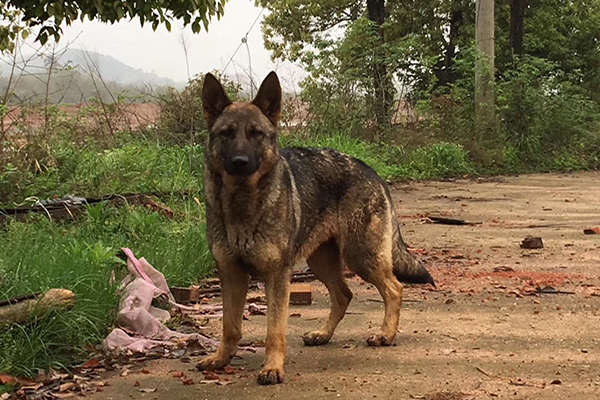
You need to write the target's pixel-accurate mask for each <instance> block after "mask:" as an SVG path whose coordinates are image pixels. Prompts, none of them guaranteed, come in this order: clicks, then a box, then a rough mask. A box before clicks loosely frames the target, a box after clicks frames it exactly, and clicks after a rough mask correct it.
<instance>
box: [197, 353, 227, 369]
mask: <svg viewBox="0 0 600 400" xmlns="http://www.w3.org/2000/svg"><path fill="white" fill-rule="evenodd" d="M229 361H231V359H229V358H227V357H221V356H220V355H219V354H213V355H212V356H208V357H205V358H203V359H202V360H200V362H199V363H198V364H196V368H197V369H199V370H200V371H214V370H216V369H223V368H224V367H225V366H227V364H229Z"/></svg>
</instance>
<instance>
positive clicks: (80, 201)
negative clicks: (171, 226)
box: [0, 192, 188, 224]
mask: <svg viewBox="0 0 600 400" xmlns="http://www.w3.org/2000/svg"><path fill="white" fill-rule="evenodd" d="M187 193H188V192H182V194H187ZM171 195H172V193H167V192H154V193H124V194H112V195H108V196H103V197H100V198H93V197H79V196H64V197H61V198H54V199H49V200H41V201H39V200H38V201H35V203H34V204H33V205H31V206H29V205H27V206H26V205H22V206H18V207H14V208H0V224H2V223H4V222H6V221H7V219H8V218H14V219H16V220H17V221H26V220H27V216H28V215H29V214H30V213H35V214H42V215H45V216H47V217H48V218H50V219H51V220H52V221H60V220H63V219H75V217H77V216H78V215H80V214H82V213H83V212H84V211H85V209H86V207H87V206H89V205H94V204H99V203H102V202H108V203H110V204H112V205H116V206H119V205H122V204H137V205H143V206H146V207H149V208H150V209H152V210H153V211H156V212H159V213H161V214H163V215H165V216H167V217H169V218H173V216H174V213H173V210H172V209H171V208H170V207H168V206H167V205H165V204H163V203H161V202H160V201H159V200H158V199H159V198H162V197H167V196H171Z"/></svg>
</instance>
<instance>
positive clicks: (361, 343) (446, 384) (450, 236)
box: [94, 173, 600, 400]
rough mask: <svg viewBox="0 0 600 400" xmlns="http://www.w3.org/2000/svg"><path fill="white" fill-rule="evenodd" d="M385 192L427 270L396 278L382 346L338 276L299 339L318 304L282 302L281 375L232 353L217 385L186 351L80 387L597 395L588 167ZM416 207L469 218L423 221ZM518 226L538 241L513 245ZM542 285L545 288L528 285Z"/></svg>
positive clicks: (598, 301)
mask: <svg viewBox="0 0 600 400" xmlns="http://www.w3.org/2000/svg"><path fill="white" fill-rule="evenodd" d="M393 194H394V199H395V200H396V206H397V211H398V213H399V214H400V215H401V220H402V223H403V226H404V227H403V234H404V237H405V240H406V241H407V242H408V243H410V244H411V245H412V246H413V247H414V251H415V252H416V254H417V255H418V257H420V258H421V259H423V260H424V261H425V262H426V263H427V265H428V266H429V269H430V271H431V272H432V274H433V276H434V277H435V279H436V281H437V283H438V289H437V290H435V291H430V290H427V289H424V288H422V287H418V286H413V287H407V289H406V290H405V302H404V306H403V311H402V314H401V327H400V331H399V333H398V336H397V339H396V346H394V347H391V348H377V349H373V348H369V347H367V346H366V343H365V339H366V338H367V337H368V335H369V334H370V333H373V332H375V331H376V330H377V328H378V326H379V324H380V322H381V318H382V309H383V304H381V303H380V302H378V299H379V295H378V294H377V292H376V290H375V289H374V288H372V287H370V286H369V285H365V284H361V282H360V280H359V279H358V278H352V279H350V281H351V288H352V290H353V291H354V293H355V297H354V300H353V302H352V304H351V305H350V308H349V315H347V316H346V318H345V319H344V321H342V323H341V324H340V326H339V328H338V330H337V333H336V335H335V336H334V339H333V340H332V342H331V343H330V344H328V345H326V346H324V347H320V348H314V347H313V348H307V347H304V346H303V345H302V340H301V339H300V336H301V334H302V333H303V332H305V331H308V330H312V329H315V328H317V327H318V326H320V325H321V323H322V322H323V321H324V319H325V318H326V316H327V312H328V297H327V295H326V290H325V289H324V288H323V287H322V285H320V284H318V283H313V288H314V291H315V292H316V293H315V304H313V305H312V306H304V307H293V309H292V310H291V313H298V314H300V317H293V318H290V323H289V325H290V328H289V334H288V342H289V350H288V358H287V360H288V361H287V365H286V383H285V384H283V385H278V386H275V387H260V386H258V385H257V384H256V383H255V378H256V373H257V371H258V370H259V369H260V366H261V362H262V359H263V356H264V354H261V353H260V352H259V353H256V354H252V353H241V354H240V356H241V357H240V358H238V359H236V360H234V366H235V367H236V370H235V372H234V374H233V375H221V381H222V382H225V381H226V379H228V380H229V381H228V384H227V385H225V386H218V385H216V384H199V382H200V381H201V380H202V379H203V377H202V374H201V373H200V372H195V371H194V370H193V367H194V365H195V361H196V360H195V359H193V360H191V363H182V362H181V361H179V360H158V361H152V362H149V363H147V364H146V365H144V366H145V368H147V370H148V371H149V372H150V373H149V374H143V373H141V372H139V371H137V372H136V371H132V373H130V374H129V375H128V376H126V377H120V376H118V375H117V376H116V377H113V378H112V379H110V380H109V383H110V385H109V386H107V387H106V388H105V390H104V391H103V392H101V393H97V394H96V395H95V397H94V398H96V399H114V400H122V399H130V398H147V399H173V400H177V399H246V400H253V399H264V398H279V399H286V400H292V399H311V400H315V399H334V398H341V399H371V398H379V399H426V400H452V399H490V398H500V399H573V400H575V399H577V400H584V399H600V333H599V331H600V310H599V307H600V297H599V296H600V279H599V278H600V235H584V234H583V229H584V228H586V227H588V226H599V225H600V173H581V174H568V175H529V176H521V177H505V178H498V179H492V180H487V181H486V180H484V181H473V180H461V181H456V182H427V183H411V184H405V185H404V184H403V185H397V186H395V187H394V189H393ZM425 214H431V215H447V216H451V217H456V218H462V219H465V220H467V221H470V222H480V223H481V224H475V225H467V226H448V225H437V224H430V223H424V222H423V215H425ZM527 235H534V236H541V237H542V238H543V240H544V244H545V248H544V249H541V250H524V249H521V248H520V247H519V244H520V242H521V240H522V239H523V238H524V237H525V236H527ZM546 286H548V287H547V288H546V289H545V290H546V291H553V290H554V291H555V292H554V293H545V294H537V295H534V292H535V290H536V288H543V287H546ZM556 291H559V292H562V293H556ZM374 300H375V301H374ZM265 320H266V318H265V317H263V316H253V317H250V320H249V321H245V323H244V334H245V339H248V340H255V341H256V340H260V339H263V338H264V335H265V332H266V326H265ZM219 324H220V322H219V321H218V320H214V321H212V322H211V323H210V325H209V327H208V331H209V332H211V333H216V332H218V329H219ZM139 368H140V369H141V368H142V366H140V367H139ZM242 369H243V371H242ZM173 371H184V372H185V373H186V375H187V376H188V377H190V378H192V379H193V380H194V381H195V384H194V385H190V386H184V385H183V384H182V383H181V381H180V380H179V379H176V378H173V377H172V375H173ZM136 381H138V382H139V384H140V386H134V383H135V382H136ZM156 387H158V389H157V391H156V392H153V393H142V392H140V391H139V389H140V388H142V389H143V388H156Z"/></svg>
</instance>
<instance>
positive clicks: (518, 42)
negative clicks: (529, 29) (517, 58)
mask: <svg viewBox="0 0 600 400" xmlns="http://www.w3.org/2000/svg"><path fill="white" fill-rule="evenodd" d="M526 5H527V0H511V3H510V47H511V48H512V51H513V54H518V55H521V54H523V15H524V14H525V6H526Z"/></svg>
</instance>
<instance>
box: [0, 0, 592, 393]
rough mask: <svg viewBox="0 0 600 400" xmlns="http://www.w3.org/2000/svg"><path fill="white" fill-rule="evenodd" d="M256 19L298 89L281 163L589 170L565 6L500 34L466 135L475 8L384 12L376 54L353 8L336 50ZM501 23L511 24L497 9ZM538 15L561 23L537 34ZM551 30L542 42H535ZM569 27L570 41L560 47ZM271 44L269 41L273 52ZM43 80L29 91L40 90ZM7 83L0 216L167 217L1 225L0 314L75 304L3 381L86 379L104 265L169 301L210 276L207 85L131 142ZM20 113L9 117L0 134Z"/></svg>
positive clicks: (120, 115)
mask: <svg viewBox="0 0 600 400" xmlns="http://www.w3.org/2000/svg"><path fill="white" fill-rule="evenodd" d="M259 3H264V5H265V6H266V7H268V8H270V9H271V11H273V12H272V13H271V14H270V15H269V16H268V17H267V19H266V22H265V27H266V29H265V35H266V40H267V44H268V45H269V46H270V48H271V49H272V50H273V51H275V55H276V56H277V57H279V58H287V59H291V60H294V61H297V62H299V63H301V64H302V65H303V66H304V67H305V68H306V70H307V71H308V72H309V76H308V77H307V78H306V79H305V80H304V81H303V82H302V83H301V89H302V90H301V93H300V94H299V95H297V96H287V97H286V99H285V105H284V107H285V108H284V114H283V117H282V129H281V143H282V146H316V147H330V148H335V149H338V150H340V151H343V152H345V153H348V154H350V155H352V156H355V157H357V158H359V159H361V160H363V161H365V162H366V163H367V164H369V165H371V166H372V167H373V168H374V169H375V170H376V171H377V172H378V173H379V174H380V175H381V176H382V177H383V178H384V179H386V180H387V181H389V182H397V181H405V180H423V179H449V178H459V177H467V176H468V177H472V176H481V175H490V174H515V173H529V172H550V171H575V170H585V169H597V168H599V167H600V98H599V97H598V90H597V89H598V84H599V78H598V74H597V65H598V62H599V60H600V58H599V57H600V56H598V51H597V49H596V50H595V52H594V51H592V49H590V48H588V44H589V43H593V40H588V39H589V37H588V36H590V37H591V36H594V32H598V30H597V29H596V28H597V26H598V25H597V22H598V21H600V11H598V10H600V6H598V7H591V6H590V7H585V10H584V9H579V8H578V7H579V5H578V4H579V3H578V2H573V3H572V4H571V3H570V5H569V6H568V7H570V8H572V9H571V10H570V13H567V12H564V13H562V12H560V11H557V10H558V9H560V7H567V6H562V5H561V6H559V5H558V3H556V2H553V1H542V2H540V3H539V4H537V5H535V7H534V6H533V5H532V6H531V7H530V9H529V10H528V13H529V14H528V15H526V18H528V19H529V23H530V24H529V25H528V26H529V27H530V28H528V30H527V31H526V33H525V42H524V49H521V52H520V53H515V49H514V48H512V47H511V46H510V45H509V42H508V36H509V33H510V32H509V31H508V30H509V28H508V27H507V26H503V25H502V24H499V26H498V27H497V30H498V35H497V37H498V46H499V51H498V53H499V55H500V56H499V62H498V63H497V70H496V71H495V77H496V80H495V86H494V92H495V99H496V101H495V106H494V107H495V110H494V112H495V127H494V130H493V134H491V135H490V134H489V132H482V131H481V129H480V127H479V126H478V125H477V124H476V122H475V115H474V111H473V110H474V103H473V85H474V82H473V77H472V76H473V69H474V65H475V60H476V58H477V55H476V52H475V51H474V49H473V47H472V43H473V39H474V38H473V37H472V36H473V32H472V31H473V20H474V18H473V12H474V7H471V3H469V2H468V7H467V5H465V4H462V3H461V2H441V3H440V4H442V5H443V6H444V7H446V6H447V7H446V8H443V9H435V10H433V9H434V8H435V7H438V6H436V4H437V3H435V4H434V3H431V2H423V3H419V5H414V9H411V8H407V7H395V6H394V3H393V2H387V3H388V4H391V6H390V10H389V15H390V17H389V18H390V19H391V22H389V21H388V23H395V24H396V25H394V24H392V25H391V26H390V28H389V30H388V32H389V35H388V36H387V39H386V40H387V41H386V42H384V43H382V42H381V41H380V40H379V37H378V36H377V35H378V30H377V29H375V28H376V27H374V25H373V21H369V20H368V19H367V18H365V16H364V13H363V12H356V10H357V8H355V7H350V8H351V9H352V10H354V11H352V13H350V14H348V18H350V20H348V21H347V25H346V26H345V30H344V32H345V33H344V35H342V36H341V37H339V38H338V39H335V40H334V39H331V38H330V37H328V36H327V35H325V34H324V33H323V32H320V31H319V30H318V29H315V30H312V31H311V32H317V33H315V34H314V35H312V36H311V35H309V36H310V37H309V36H306V35H300V34H298V32H300V31H299V30H301V29H304V26H303V25H302V24H298V22H301V18H299V17H298V16H296V15H295V14H294V12H292V13H287V14H286V13H277V11H278V10H279V9H281V8H285V6H286V3H287V1H285V0H281V1H274V2H260V1H259ZM298 3H311V1H308V0H299V1H298ZM321 3H322V4H321ZM321 3H320V4H321V6H320V7H312V8H310V10H311V12H314V13H315V15H311V18H313V21H316V22H315V23H316V24H317V27H318V26H320V25H318V24H319V21H320V22H321V23H322V22H323V21H329V19H331V18H332V13H335V12H337V11H336V10H338V9H343V8H344V7H337V4H338V2H337V1H325V2H321ZM349 3H351V2H349ZM357 3H358V2H357ZM555 3H556V4H555ZM296 8H297V9H298V10H300V9H302V10H304V9H305V7H296ZM508 8H509V7H508ZM425 9H427V10H429V9H431V10H429V11H432V13H433V14H432V13H430V12H424V10H425ZM427 10H425V11H427ZM457 13H460V15H461V17H460V26H461V29H460V30H459V31H458V32H455V35H456V36H455V37H454V39H453V40H454V42H453V43H445V44H444V45H442V44H440V43H437V42H436V43H431V42H428V40H434V39H432V38H438V39H435V40H442V39H443V38H444V35H441V34H436V32H438V31H442V30H444V29H446V28H447V27H448V24H449V23H450V22H451V21H454V22H456V21H458V19H456V20H455V18H457V15H458V14H457ZM500 13H501V14H502V13H505V14H506V13H507V5H502V6H501V7H500ZM556 13H558V14H556ZM430 14H432V15H443V16H447V17H448V18H442V19H440V21H438V22H439V26H437V25H436V24H425V23H423V24H419V23H416V24H409V23H408V21H411V20H418V18H422V16H424V15H425V16H427V15H430ZM562 14H565V15H570V17H569V18H571V19H570V20H565V19H563V17H562V16H561V15H562ZM502 15H503V14H502ZM507 15H508V14H507ZM548 15H554V16H555V17H556V18H554V19H553V18H546V19H545V16H546V17H547V16H548ZM278 16H279V17H281V18H288V19H289V20H278V19H277V18H278ZM547 20H552V21H555V22H553V24H554V25H552V26H551V27H547V26H546V25H544V23H543V21H547ZM454 22H453V23H454ZM567 25H568V26H567ZM572 25H574V26H576V27H577V29H575V31H577V32H579V33H580V34H578V35H570V34H569V32H571V31H572V30H569V29H570V28H569V27H570V26H572ZM420 26H427V27H429V28H430V29H431V30H432V31H435V32H430V31H427V30H425V31H423V30H421V29H420V28H418V27H420ZM526 26H527V25H526ZM393 27H396V28H398V27H400V28H402V29H400V28H398V29H392V28H393ZM429 28H428V29H429ZM586 32H587V33H586ZM438 33H439V32H438ZM547 33H548V35H551V36H552V35H553V38H549V37H548V35H547ZM277 35H279V38H280V39H282V40H281V41H280V42H277V43H276V42H274V41H273V38H274V37H277ZM586 35H587V36H586ZM299 38H300V39H299ZM440 38H441V39H440ZM558 39H561V40H558ZM444 40H445V39H444ZM450 46H452V47H453V48H452V51H450V50H451V49H450ZM306 49H309V50H310V51H303V50H306ZM440 49H443V50H440ZM574 49H577V51H575V50H574ZM317 50H318V51H317ZM13 51H16V50H14V49H13ZM575 53H577V54H578V55H577V56H574V55H573V54H575ZM448 57H450V58H448ZM382 66H383V67H384V68H383V69H380V68H381V67H382ZM594 66H596V67H594ZM50 68H52V67H50ZM374 71H375V72H377V74H379V73H381V72H382V71H383V73H384V78H385V79H383V80H382V79H381V78H382V76H381V75H379V78H377V79H376V78H374V77H375V76H377V74H374V73H373V72H374ZM51 74H52V70H50V71H49V72H48V73H47V76H43V74H42V75H39V76H38V78H39V79H41V80H42V81H45V82H47V85H48V87H49V85H50V82H51ZM261 78H262V77H261ZM223 79H224V80H225V87H226V90H227V91H228V92H229V95H230V96H231V97H232V98H233V99H241V98H244V96H245V94H244V92H243V91H242V87H241V86H240V85H239V84H238V83H236V82H233V81H231V80H228V79H226V78H225V77H223ZM5 81H7V82H8V87H5V88H2V90H1V91H3V92H4V93H5V95H4V96H3V97H2V98H0V120H2V124H1V125H0V208H2V207H5V208H7V207H14V206H15V205H34V204H40V202H42V203H43V202H44V201H45V200H48V199H54V198H61V197H64V196H66V195H76V196H84V197H98V196H102V195H108V194H124V193H153V194H155V195H156V196H157V199H158V200H159V201H161V202H163V203H164V204H165V205H166V206H168V207H170V208H171V209H172V211H173V215H172V216H168V215H164V214H161V213H159V212H157V211H155V210H151V209H149V208H147V207H145V206H143V205H133V204H126V205H122V206H119V207H117V206H115V205H111V204H109V203H100V204H98V205H93V206H88V207H87V208H86V211H85V212H84V213H83V215H82V216H79V217H77V218H72V219H67V220H62V221H54V220H51V219H49V218H48V217H47V216H45V215H40V214H36V215H31V216H30V217H29V218H28V219H27V220H26V221H16V220H11V219H10V218H9V219H8V220H7V222H6V223H4V224H3V225H1V226H0V301H1V300H8V299H11V298H13V297H16V296H20V295H26V294H31V293H38V292H43V291H46V290H48V289H50V288H65V289H70V290H73V292H74V293H75V295H76V297H77V304H76V306H75V308H74V309H73V310H71V311H69V312H62V313H51V314H48V315H45V316H44V317H43V318H37V319H33V320H32V321H30V323H28V324H25V325H16V324H15V325H8V326H1V327H0V373H8V374H13V375H22V376H35V375H36V374H37V373H38V371H40V370H47V369H48V368H55V369H60V368H66V369H68V368H69V366H72V365H76V364H77V363H79V362H82V361H83V360H85V358H86V355H87V354H88V352H89V350H90V349H91V348H93V346H96V345H97V344H98V343H99V342H100V341H101V339H102V338H103V337H104V336H105V335H106V334H107V333H108V331H109V330H110V328H111V326H112V323H113V321H114V312H115V306H116V304H117V302H118V299H117V295H116V285H117V284H118V282H115V281H114V279H111V277H112V276H113V271H117V274H116V275H117V276H119V271H122V270H123V265H122V262H121V261H120V260H119V259H118V258H117V253H118V251H119V249H120V248H121V247H129V248H131V249H132V250H133V251H134V252H135V253H136V254H137V255H139V256H143V257H146V258H147V259H148V260H149V261H150V262H151V263H152V264H153V265H154V266H155V267H156V268H158V269H159V270H161V271H162V272H164V274H165V275H166V278H167V281H168V282H169V283H170V284H171V285H189V284H191V283H194V282H197V281H198V280H200V279H201V278H203V277H205V276H210V275H211V274H212V273H213V269H214V263H213V260H212V258H211V255H210V253H209V251H208V246H207V243H206V236H205V221H204V208H203V203H202V170H203V165H202V164H203V157H204V156H203V145H204V142H205V140H206V135H207V133H206V126H205V124H204V120H203V117H202V107H201V100H200V88H201V86H202V77H196V78H193V79H192V80H190V82H189V84H188V86H187V87H186V88H185V89H183V90H176V89H172V88H171V89H167V90H163V91H161V92H160V93H157V94H153V101H154V102H155V103H157V104H158V105H159V106H160V115H159V117H158V119H157V120H156V122H155V123H154V124H152V125H147V124H146V125H138V126H135V127H132V126H130V125H128V124H124V123H122V121H124V120H127V121H130V120H131V118H130V117H131V116H128V115H125V114H126V113H128V112H129V111H128V110H129V108H128V107H127V105H128V104H131V103H132V99H130V98H127V97H123V96H119V95H115V96H109V97H106V96H102V95H100V94H99V95H98V96H97V98H95V99H91V100H90V101H89V102H88V103H87V105H86V107H83V108H81V109H79V111H78V112H77V113H76V114H75V115H73V114H67V113H64V112H63V111H61V108H60V107H59V106H58V104H53V103H51V102H49V101H48V99H47V98H46V100H44V101H41V102H35V103H28V104H18V99H17V98H15V97H14V96H11V93H12V89H11V87H10V82H11V80H10V79H9V80H5ZM100 86H102V87H103V89H102V90H103V91H105V90H106V85H100ZM382 91H383V92H385V93H386V95H385V96H384V97H383V98H381V97H380V95H379V93H381V92H382ZM389 99H393V101H390V100H389ZM16 106H19V115H17V116H14V115H13V116H11V121H12V122H11V123H10V124H8V123H7V121H8V117H7V116H8V115H9V114H10V113H11V110H14V108H15V107H16ZM33 114H35V115H38V116H42V123H40V124H38V125H36V126H31V125H29V124H28V123H27V121H28V119H27V117H28V115H33ZM0 390H2V389H0Z"/></svg>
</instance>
